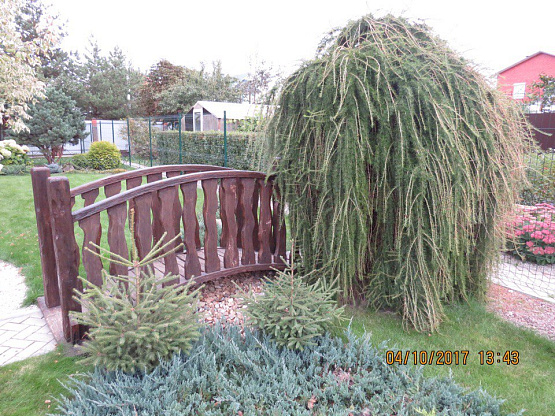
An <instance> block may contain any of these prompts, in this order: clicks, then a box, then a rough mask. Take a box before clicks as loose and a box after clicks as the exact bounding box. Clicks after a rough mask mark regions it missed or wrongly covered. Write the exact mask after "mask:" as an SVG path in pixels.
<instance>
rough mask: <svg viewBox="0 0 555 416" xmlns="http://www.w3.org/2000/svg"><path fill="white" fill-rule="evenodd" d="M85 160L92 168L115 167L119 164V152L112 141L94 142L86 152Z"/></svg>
mask: <svg viewBox="0 0 555 416" xmlns="http://www.w3.org/2000/svg"><path fill="white" fill-rule="evenodd" d="M87 160H88V161H89V165H90V167H91V168H92V169H97V170H107V169H115V168H117V167H118V166H119V165H120V164H121V153H120V151H119V149H118V147H117V146H116V145H115V144H113V143H110V142H94V143H92V144H91V147H90V149H89V151H88V152H87Z"/></svg>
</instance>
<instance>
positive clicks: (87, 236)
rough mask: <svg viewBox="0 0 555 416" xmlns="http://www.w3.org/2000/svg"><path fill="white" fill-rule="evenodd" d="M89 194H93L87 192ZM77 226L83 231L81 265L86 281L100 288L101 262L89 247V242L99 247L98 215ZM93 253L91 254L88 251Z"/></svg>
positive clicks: (94, 250) (85, 219) (99, 225)
mask: <svg viewBox="0 0 555 416" xmlns="http://www.w3.org/2000/svg"><path fill="white" fill-rule="evenodd" d="M89 192H94V190H93V191H89ZM79 226H80V227H81V229H82V230H83V234H84V237H83V250H82V255H83V265H84V266H85V272H86V274H87V280H88V281H89V282H90V283H92V284H94V285H96V286H102V269H103V266H102V260H101V259H100V257H98V255H96V254H94V253H97V254H98V253H99V251H100V250H99V249H98V248H95V247H93V246H92V245H91V242H92V243H94V244H96V245H100V237H101V235H102V225H101V224H100V214H95V215H93V216H91V217H87V218H84V219H82V220H81V221H79ZM87 248H88V249H90V250H92V251H93V253H91V252H90V251H89V250H87Z"/></svg>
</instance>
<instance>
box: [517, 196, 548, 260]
mask: <svg viewBox="0 0 555 416" xmlns="http://www.w3.org/2000/svg"><path fill="white" fill-rule="evenodd" d="M508 226H509V239H508V243H507V244H508V249H509V252H510V253H511V254H513V255H515V256H517V257H520V258H521V259H522V260H528V261H531V262H534V263H538V264H542V265H543V264H555V206H553V205H550V204H545V203H544V204H537V205H536V206H533V207H529V206H523V205H520V206H518V208H517V214H516V218H515V219H514V220H513V221H511V222H510V223H509V224H508Z"/></svg>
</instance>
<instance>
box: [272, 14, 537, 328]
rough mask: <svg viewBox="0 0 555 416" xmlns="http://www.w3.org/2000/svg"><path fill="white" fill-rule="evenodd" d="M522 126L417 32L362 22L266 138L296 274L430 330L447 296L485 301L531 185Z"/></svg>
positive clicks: (290, 92) (282, 103)
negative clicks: (512, 219)
mask: <svg viewBox="0 0 555 416" xmlns="http://www.w3.org/2000/svg"><path fill="white" fill-rule="evenodd" d="M523 124H524V121H523V118H522V117H521V114H520V113H519V110H518V108H517V107H516V106H515V105H514V104H510V103H509V100H508V99H506V98H503V97H502V95H501V94H500V93H498V92H496V91H494V90H493V89H492V88H491V87H490V86H489V85H488V84H487V82H486V81H485V79H484V78H483V77H482V76H481V75H479V74H478V72H477V71H475V70H474V69H472V68H471V67H470V64H469V63H468V62H467V61H465V60H464V59H463V58H462V57H460V56H459V55H457V54H456V53H455V52H454V51H452V50H451V49H450V48H449V47H448V46H447V45H446V43H445V42H444V41H442V40H440V39H438V38H436V37H435V36H434V35H433V34H432V33H431V31H430V29H429V28H428V27H427V26H425V25H422V24H413V23H410V22H408V21H406V20H405V19H403V18H396V17H393V16H386V17H383V18H380V19H375V18H373V17H372V16H366V17H363V18H361V19H360V20H358V21H355V22H351V23H349V24H348V25H347V26H346V27H345V28H344V29H342V30H338V31H335V32H332V33H331V34H330V35H329V36H328V37H326V38H325V39H324V40H323V42H322V44H321V45H320V48H319V52H318V56H317V58H315V59H314V60H312V61H310V62H308V63H306V64H305V65H303V66H302V67H301V68H300V69H299V70H297V71H296V72H295V73H294V74H293V75H291V76H290V77H289V78H288V79H287V81H286V82H285V84H284V87H283V91H282V94H281V96H280V98H279V101H278V106H277V107H276V110H275V114H274V117H273V119H272V120H271V122H270V125H269V127H268V129H267V135H266V136H267V139H268V140H267V143H266V146H265V147H266V148H265V150H266V152H265V153H266V154H267V155H268V156H269V158H268V161H267V169H268V170H271V171H273V172H274V173H276V174H277V178H278V183H279V186H280V189H281V190H282V192H283V197H284V199H285V202H286V203H288V205H289V208H290V212H291V215H290V220H291V228H292V233H293V235H294V238H295V239H296V240H297V245H298V247H299V249H300V252H301V253H302V255H303V262H304V266H305V267H306V268H307V269H315V270H319V272H318V273H319V275H321V276H323V278H326V279H327V280H328V281H331V279H333V278H335V276H337V275H339V285H340V289H341V291H342V295H343V296H344V297H345V298H347V299H356V298H357V297H358V296H359V295H365V296H366V299H367V300H368V301H369V302H370V303H371V305H372V306H374V307H388V308H392V309H394V310H396V311H398V312H399V313H400V314H402V316H403V318H404V322H405V323H407V324H410V325H412V326H414V327H415V328H416V329H418V330H433V329H436V328H437V327H438V325H439V323H440V322H441V319H442V316H443V309H442V305H443V304H444V303H445V302H452V301H455V300H459V299H461V298H462V299H467V298H468V297H469V296H478V297H479V296H481V295H483V294H484V291H485V286H486V276H487V274H488V271H489V270H490V267H491V266H492V265H493V262H494V261H495V260H496V259H497V258H498V250H499V249H500V248H502V246H503V239H504V235H503V229H504V228H503V226H501V224H502V221H503V218H504V215H505V213H506V212H507V211H508V210H510V209H512V207H513V203H514V201H515V197H516V196H517V195H518V191H519V189H520V188H521V185H522V184H523V183H524V182H525V180H524V177H523V169H522V166H523V153H524V151H525V147H527V146H526V143H527V142H526V134H525V130H524V129H523ZM276 161H277V162H276Z"/></svg>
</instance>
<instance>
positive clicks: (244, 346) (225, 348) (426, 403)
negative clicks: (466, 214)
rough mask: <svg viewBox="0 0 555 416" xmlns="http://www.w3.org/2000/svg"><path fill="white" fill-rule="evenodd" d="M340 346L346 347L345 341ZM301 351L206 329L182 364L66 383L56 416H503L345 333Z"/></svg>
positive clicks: (490, 404) (478, 397) (494, 406)
mask: <svg viewBox="0 0 555 416" xmlns="http://www.w3.org/2000/svg"><path fill="white" fill-rule="evenodd" d="M345 339H346V341H345ZM345 339H343V338H337V337H331V336H328V335H327V336H324V337H321V338H319V339H318V340H317V341H318V342H316V343H315V344H314V345H310V346H307V347H306V348H305V349H304V350H303V351H296V350H290V349H287V348H280V347H278V346H277V345H276V343H275V342H273V341H272V340H271V339H270V338H269V337H268V336H264V335H261V334H260V333H256V332H252V331H251V330H249V329H246V330H245V334H244V337H242V335H241V332H240V329H239V328H237V327H234V326H232V327H230V328H227V329H222V328H221V327H218V326H216V327H214V328H208V329H206V330H205V331H204V332H203V334H202V336H201V338H200V339H199V340H198V341H197V342H196V343H195V344H194V345H193V348H192V349H191V351H190V353H189V354H188V355H184V354H182V355H175V356H174V357H173V358H172V359H171V360H169V361H165V362H162V363H161V364H160V366H158V367H157V368H156V369H155V370H154V371H152V372H151V373H148V374H134V375H131V374H124V373H121V372H106V371H103V370H100V369H97V370H95V371H94V372H93V373H92V374H88V375H87V376H86V377H83V376H79V377H73V378H72V379H71V381H70V382H69V383H68V384H67V386H66V387H67V388H68V395H67V396H66V397H63V398H62V399H61V400H60V403H59V408H58V412H59V413H58V414H59V415H87V416H108V415H118V416H127V415H128V416H132V415H165V416H177V415H179V416H184V415H199V414H202V415H214V416H215V415H237V414H239V412H242V414H244V415H307V416H308V415H349V414H352V415H392V414H396V415H407V416H409V415H414V416H416V415H421V414H422V411H425V412H430V414H433V412H434V411H435V414H436V415H501V414H503V413H501V412H500V408H499V406H500V404H501V403H502V401H501V400H499V399H495V398H493V397H491V396H489V395H488V394H487V393H486V392H484V391H481V390H480V391H472V392H469V391H467V389H465V388H463V387H461V386H458V385H457V384H456V383H454V382H453V381H452V380H451V379H445V378H443V379H440V378H425V377H423V375H422V369H421V368H420V369H418V368H416V367H412V366H411V367H406V366H396V365H393V366H391V365H387V364H386V363H385V360H384V350H385V348H386V347H385V345H384V344H382V345H380V346H379V347H374V346H372V345H371V343H370V341H369V338H357V337H355V336H354V335H353V334H352V333H351V332H350V331H347V332H346V333H345Z"/></svg>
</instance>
